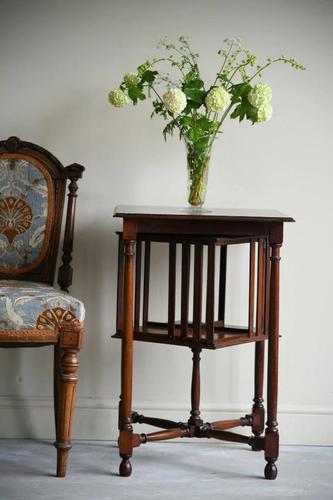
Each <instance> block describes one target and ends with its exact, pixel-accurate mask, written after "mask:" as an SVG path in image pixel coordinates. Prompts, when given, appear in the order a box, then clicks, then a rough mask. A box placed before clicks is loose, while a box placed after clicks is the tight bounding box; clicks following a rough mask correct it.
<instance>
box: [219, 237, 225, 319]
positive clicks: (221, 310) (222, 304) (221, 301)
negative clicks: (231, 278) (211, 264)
mask: <svg viewBox="0 0 333 500" xmlns="http://www.w3.org/2000/svg"><path fill="white" fill-rule="evenodd" d="M226 280H227V247H226V246H221V250H220V278H219V281H220V286H219V313H218V319H219V320H220V321H224V317H225V291H226Z"/></svg>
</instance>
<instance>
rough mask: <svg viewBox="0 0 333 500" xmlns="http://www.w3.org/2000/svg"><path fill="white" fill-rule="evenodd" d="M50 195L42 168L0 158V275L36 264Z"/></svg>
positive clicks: (23, 161) (18, 160)
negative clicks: (0, 273)
mask: <svg viewBox="0 0 333 500" xmlns="http://www.w3.org/2000/svg"><path fill="white" fill-rule="evenodd" d="M49 195H50V193H49V192H48V183H47V178H46V176H45V173H44V172H43V171H42V170H41V168H38V166H37V165H34V164H33V163H31V162H30V161H28V160H26V159H22V158H9V159H3V158H2V159H1V158H0V270H1V272H3V273H10V272H12V271H18V270H20V271H21V272H24V271H25V270H26V268H27V267H29V268H31V267H32V266H33V265H34V263H36V265H37V264H38V262H37V261H38V259H39V257H40V256H41V253H42V251H43V249H45V245H47V241H45V236H46V227H47V218H48V205H49ZM44 243H45V244H44Z"/></svg>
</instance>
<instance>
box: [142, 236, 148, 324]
mask: <svg viewBox="0 0 333 500" xmlns="http://www.w3.org/2000/svg"><path fill="white" fill-rule="evenodd" d="M149 277H150V241H146V242H145V262H144V277H143V313H142V315H143V319H142V324H143V328H144V329H146V328H147V322H148V310H149Z"/></svg>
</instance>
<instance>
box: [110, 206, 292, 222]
mask: <svg viewBox="0 0 333 500" xmlns="http://www.w3.org/2000/svg"><path fill="white" fill-rule="evenodd" d="M114 217H122V218H127V217H129V218H131V219H179V220H186V219H188V220H189V219H190V220H229V221H237V220H238V221H244V220H246V221H262V222H295V221H294V219H293V218H292V217H289V216H287V215H285V214H283V213H281V212H279V211H278V210H260V209H242V208H202V209H200V208H192V207H162V206H141V205H118V206H117V207H116V208H115V210H114Z"/></svg>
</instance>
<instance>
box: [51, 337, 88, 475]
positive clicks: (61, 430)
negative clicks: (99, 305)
mask: <svg viewBox="0 0 333 500" xmlns="http://www.w3.org/2000/svg"><path fill="white" fill-rule="evenodd" d="M81 342H82V331H81V330H79V329H75V328H73V329H66V330H64V331H63V333H62V336H61V342H60V348H61V350H62V356H61V360H60V367H59V375H58V377H59V381H58V391H57V398H56V404H57V408H56V409H55V414H56V418H57V424H56V433H57V434H56V442H55V447H56V449H57V477H65V475H66V468H67V460H68V453H69V450H70V449H71V447H72V444H71V428H72V419H73V411H74V402H75V395H76V385H77V382H78V376H77V369H78V367H79V359H78V351H79V347H80V345H81ZM73 346H74V347H73ZM55 371H56V368H55Z"/></svg>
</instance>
